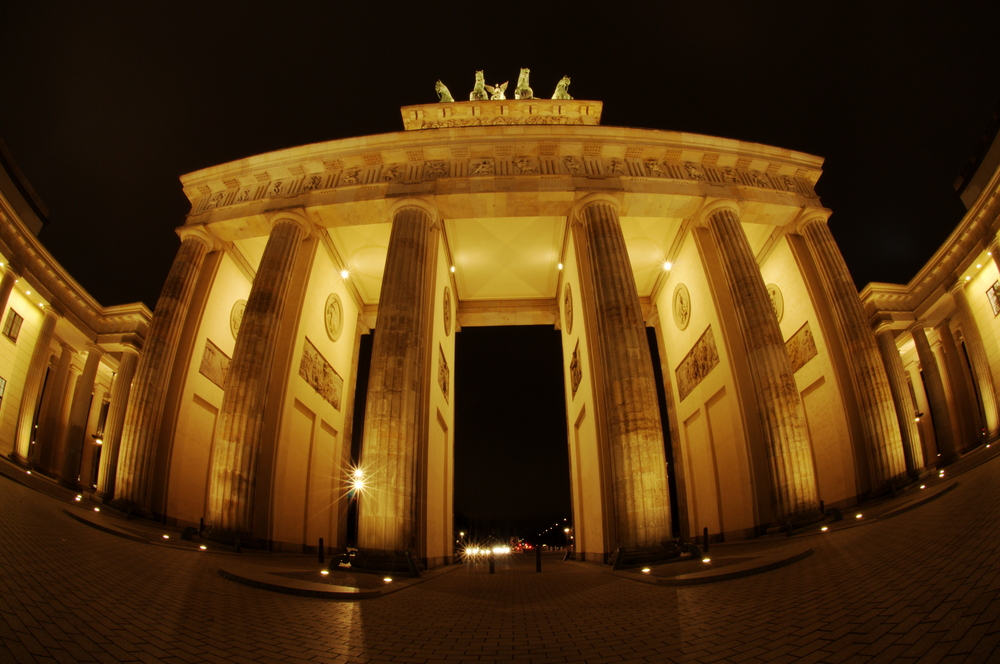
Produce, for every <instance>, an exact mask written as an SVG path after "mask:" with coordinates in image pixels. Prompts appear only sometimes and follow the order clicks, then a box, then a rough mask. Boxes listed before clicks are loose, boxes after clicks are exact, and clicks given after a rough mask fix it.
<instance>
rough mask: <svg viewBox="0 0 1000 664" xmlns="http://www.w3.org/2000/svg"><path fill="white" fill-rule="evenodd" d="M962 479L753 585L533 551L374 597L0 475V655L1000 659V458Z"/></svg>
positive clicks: (823, 542) (819, 541) (821, 539)
mask: <svg viewBox="0 0 1000 664" xmlns="http://www.w3.org/2000/svg"><path fill="white" fill-rule="evenodd" d="M980 460H982V459H980ZM960 463H962V462H960ZM972 465H974V464H972V463H966V467H968V466H972ZM960 469H961V468H953V469H949V475H950V476H949V480H950V481H952V482H954V481H957V482H958V485H957V487H956V488H955V489H954V490H952V491H950V492H948V493H947V494H944V495H942V496H941V497H940V498H938V499H936V500H934V501H932V502H929V503H927V504H924V505H921V506H919V507H917V508H916V509H913V510H910V511H907V512H905V513H902V514H900V515H898V516H895V517H894V518H889V519H884V520H879V521H877V522H874V523H869V524H867V525H863V526H860V527H854V528H848V529H845V530H840V531H837V532H830V533H826V534H823V535H816V536H814V537H813V538H812V542H814V544H813V546H814V548H815V549H816V552H815V554H814V555H812V556H810V557H809V558H806V559H805V560H802V561H800V562H797V563H795V564H793V565H790V566H788V567H784V568H781V569H778V570H774V571H771V572H767V573H764V574H759V575H757V576H751V577H747V578H742V579H736V580H731V581H725V582H720V583H714V584H710V585H703V586H691V587H680V588H678V587H660V586H654V585H650V584H644V583H637V582H635V581H633V580H631V579H628V578H625V577H623V576H622V575H616V574H611V573H608V572H606V571H604V569H602V568H600V567H598V566H596V565H588V564H583V563H572V562H566V563H563V562H559V561H556V560H546V562H545V569H544V571H543V573H542V574H536V573H535V572H534V560H533V559H532V558H530V557H527V558H523V559H517V558H515V559H514V560H513V561H512V562H511V563H509V564H508V565H505V566H500V567H499V568H498V570H497V574H495V575H493V576H490V575H489V574H487V573H486V570H485V568H483V567H480V568H472V567H461V568H458V569H455V570H454V571H451V572H449V573H446V574H442V575H440V576H437V577H435V578H431V579H428V580H427V581H426V582H424V583H421V584H418V585H415V586H413V587H411V588H407V589H404V590H402V591H400V592H397V593H394V594H391V595H387V596H384V597H381V598H377V599H369V600H362V601H331V600H323V599H309V598H301V597H294V596H289V595H281V594H276V593H270V592H267V591H264V590H258V589H256V588H251V587H247V586H243V585H239V584H236V583H233V582H230V581H227V580H225V579H222V578H221V577H219V576H218V574H217V571H218V569H219V567H220V564H221V561H223V560H224V559H226V557H225V556H222V555H213V554H203V553H199V552H195V551H185V550H178V549H172V548H168V547H163V546H150V545H148V544H143V543H139V542H133V541H129V540H126V539H122V538H119V537H114V536H112V535H109V534H107V533H105V532H101V531H99V530H95V529H94V528H91V527H89V526H87V525H84V524H82V523H79V522H77V521H75V520H73V519H70V518H69V517H68V516H66V514H65V513H64V512H63V510H64V509H65V508H66V503H65V502H62V501H59V500H57V499H55V498H53V497H50V496H47V495H44V494H42V493H39V492H37V491H34V490H32V489H29V488H27V487H25V486H22V485H20V484H17V483H15V482H13V481H10V480H9V479H6V478H2V477H0V662H3V663H4V664H6V663H7V662H50V661H51V662H89V661H98V662H136V661H138V662H178V663H180V662H220V663H221V662H473V661H475V662H480V661H481V662H577V661H587V662H833V663H840V662H920V663H925V662H927V663H929V662H962V663H966V662H998V661H1000V648H998V646H1000V599H998V598H997V592H998V591H1000V555H998V554H1000V551H998V547H1000V529H998V528H997V523H998V520H1000V461H997V460H995V459H994V460H990V461H988V462H986V463H982V464H981V465H979V466H977V467H972V468H971V469H969V470H967V471H966V472H964V473H962V474H961V475H960V476H959V477H958V478H957V480H956V479H952V476H953V475H954V473H955V472H956V471H957V470H960ZM721 550H722V548H721V547H720V548H719V549H716V548H714V547H713V553H716V552H717V551H721ZM229 558H230V559H231V557H229Z"/></svg>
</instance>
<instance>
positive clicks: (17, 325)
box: [3, 309, 24, 342]
mask: <svg viewBox="0 0 1000 664" xmlns="http://www.w3.org/2000/svg"><path fill="white" fill-rule="evenodd" d="M23 322H24V319H23V318H21V315H20V314H18V313H17V312H16V311H14V310H13V309H11V310H10V311H9V312H7V320H6V321H4V324H3V335H4V336H5V337H7V338H8V339H10V340H11V341H14V342H16V341H17V334H18V333H19V332H20V331H21V323H23Z"/></svg>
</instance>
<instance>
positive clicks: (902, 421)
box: [875, 324, 924, 474]
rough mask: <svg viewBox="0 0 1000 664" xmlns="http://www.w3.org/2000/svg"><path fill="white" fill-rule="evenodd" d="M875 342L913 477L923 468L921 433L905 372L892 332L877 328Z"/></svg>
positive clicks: (888, 329) (888, 328)
mask: <svg viewBox="0 0 1000 664" xmlns="http://www.w3.org/2000/svg"><path fill="white" fill-rule="evenodd" d="M875 341H876V342H877V343H878V349H879V352H880V353H881V355H882V363H883V364H884V365H885V372H886V375H887V377H888V379H889V389H890V390H891V391H892V400H893V402H894V403H895V404H896V419H897V420H899V433H900V435H901V436H902V440H903V460H904V461H905V463H906V470H907V471H908V472H910V473H911V474H912V473H916V472H917V471H919V470H920V469H921V468H923V467H924V453H923V450H922V449H921V446H920V433H919V432H918V431H917V423H916V420H915V419H914V418H915V417H916V412H917V408H916V404H914V403H913V397H912V396H911V394H910V388H909V386H908V385H907V383H906V370H905V369H904V368H903V360H902V359H901V358H900V357H899V349H898V348H897V347H896V338H895V336H894V335H893V333H892V328H890V327H889V326H888V325H886V324H881V325H879V327H878V329H876V330H875Z"/></svg>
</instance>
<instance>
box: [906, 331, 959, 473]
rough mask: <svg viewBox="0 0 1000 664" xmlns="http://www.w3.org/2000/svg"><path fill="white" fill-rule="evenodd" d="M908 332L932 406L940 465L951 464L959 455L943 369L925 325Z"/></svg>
mask: <svg viewBox="0 0 1000 664" xmlns="http://www.w3.org/2000/svg"><path fill="white" fill-rule="evenodd" d="M908 332H909V333H910V335H911V336H913V343H914V345H915V346H916V348H917V358H919V360H920V368H921V371H922V373H923V378H924V388H925V389H926V391H927V401H928V403H930V406H931V417H932V418H933V419H934V438H935V439H936V440H937V448H938V453H939V454H940V457H939V459H938V461H939V462H940V463H951V462H952V461H954V460H955V459H956V458H958V455H957V454H956V452H955V449H956V448H955V436H954V434H953V433H952V422H951V413H950V412H949V411H948V397H947V396H946V395H945V391H944V383H943V382H942V380H941V369H940V367H939V366H938V362H937V357H935V355H934V351H933V350H931V345H930V343H929V342H928V341H927V332H925V331H924V324H923V323H921V322H917V323H914V324H913V325H911V326H910V328H909V330H908Z"/></svg>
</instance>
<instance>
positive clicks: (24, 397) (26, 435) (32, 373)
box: [10, 306, 59, 463]
mask: <svg viewBox="0 0 1000 664" xmlns="http://www.w3.org/2000/svg"><path fill="white" fill-rule="evenodd" d="M58 319H59V313H58V312H57V311H56V310H55V309H54V308H53V307H51V306H48V307H45V313H44V317H43V318H42V326H41V329H39V331H38V337H37V338H36V339H35V347H34V348H33V349H32V351H31V363H30V364H29V365H28V375H27V376H26V377H25V379H24V390H23V391H22V392H21V408H20V410H19V411H18V414H17V434H16V435H15V437H14V447H13V449H12V450H11V453H10V456H11V458H12V459H13V460H15V461H17V462H19V463H25V462H27V460H28V453H29V449H30V447H31V434H32V429H33V427H34V425H35V413H36V412H37V410H38V401H39V399H40V398H41V396H42V384H43V382H44V380H45V369H46V368H47V367H48V365H49V356H50V352H49V344H51V343H52V333H53V331H54V330H55V329H56V321H57V320H58Z"/></svg>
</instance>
